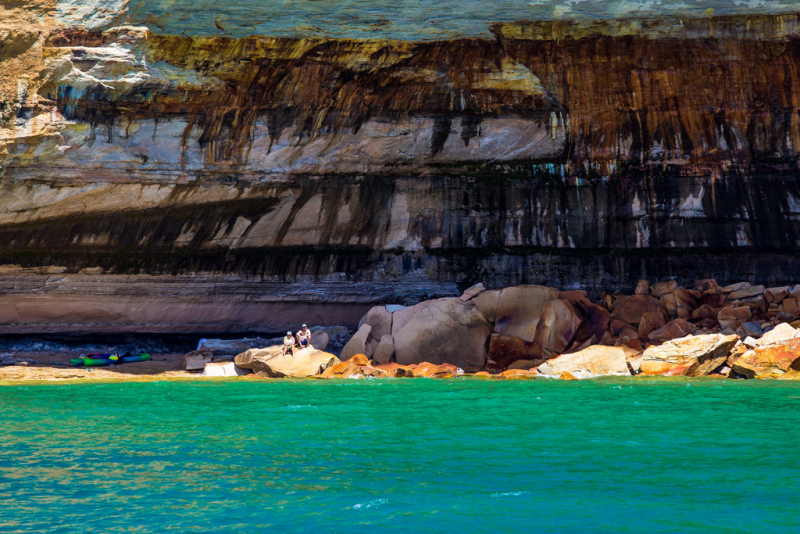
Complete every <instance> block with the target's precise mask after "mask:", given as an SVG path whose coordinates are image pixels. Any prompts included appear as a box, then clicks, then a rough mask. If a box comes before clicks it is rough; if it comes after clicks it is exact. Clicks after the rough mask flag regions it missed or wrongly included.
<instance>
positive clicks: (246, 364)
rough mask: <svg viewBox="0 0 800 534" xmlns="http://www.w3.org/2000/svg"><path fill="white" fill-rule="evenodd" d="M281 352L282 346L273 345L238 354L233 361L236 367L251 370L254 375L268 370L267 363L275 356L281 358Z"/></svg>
mask: <svg viewBox="0 0 800 534" xmlns="http://www.w3.org/2000/svg"><path fill="white" fill-rule="evenodd" d="M281 352H282V347H281V345H273V346H271V347H265V348H262V349H248V350H246V351H244V352H240V353H239V354H237V355H236V357H235V358H234V359H233V361H234V362H236V365H238V366H239V367H242V368H243V369H250V370H252V371H253V372H254V373H257V372H259V371H264V370H266V369H267V365H266V362H267V361H269V360H271V359H272V358H274V357H275V356H279V355H280V354H281Z"/></svg>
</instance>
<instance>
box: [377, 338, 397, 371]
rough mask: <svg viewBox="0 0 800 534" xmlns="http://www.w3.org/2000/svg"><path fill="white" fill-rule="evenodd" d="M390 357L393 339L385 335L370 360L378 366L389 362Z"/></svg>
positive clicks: (392, 352)
mask: <svg viewBox="0 0 800 534" xmlns="http://www.w3.org/2000/svg"><path fill="white" fill-rule="evenodd" d="M392 356H394V338H393V337H392V336H390V335H388V334H387V335H385V336H382V337H381V340H380V341H379V342H378V350H376V351H375V353H374V354H373V355H372V359H373V360H375V363H377V364H378V365H383V364H387V363H389V362H391V361H392Z"/></svg>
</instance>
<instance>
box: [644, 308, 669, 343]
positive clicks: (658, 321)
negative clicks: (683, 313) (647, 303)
mask: <svg viewBox="0 0 800 534" xmlns="http://www.w3.org/2000/svg"><path fill="white" fill-rule="evenodd" d="M667 321H669V316H667V312H666V311H664V310H659V311H657V312H647V313H643V314H642V319H641V320H640V321H639V339H647V336H649V335H650V334H651V333H652V332H654V331H656V330H658V329H659V328H663V327H664V325H666V324H667Z"/></svg>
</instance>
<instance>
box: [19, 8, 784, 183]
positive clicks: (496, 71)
mask: <svg viewBox="0 0 800 534" xmlns="http://www.w3.org/2000/svg"><path fill="white" fill-rule="evenodd" d="M604 24H605V25H602V24H599V25H594V26H586V25H584V26H579V25H575V24H571V23H568V22H548V23H520V24H517V25H498V26H496V27H495V29H494V31H495V35H496V39H495V40H482V39H471V40H454V41H436V42H420V43H414V42H400V41H355V40H326V39H320V38H314V39H288V38H272V37H263V36H253V37H247V38H243V39H232V38H227V37H183V36H167V35H154V34H148V35H147V37H146V40H145V41H144V42H142V43H139V46H143V47H144V49H145V55H146V58H147V60H148V62H149V64H165V65H170V66H173V67H177V68H181V69H187V70H188V71H190V72H196V73H199V74H201V75H204V76H209V77H213V78H215V79H217V80H221V81H222V82H224V83H223V85H224V86H220V87H218V88H210V87H205V88H202V89H198V88H197V87H194V88H188V89H183V90H182V89H181V86H180V84H178V88H177V89H176V90H174V91H167V90H160V91H157V92H156V93H154V94H147V87H146V86H143V87H137V88H136V89H135V91H127V92H125V91H123V92H121V93H119V94H109V93H108V92H107V91H100V92H98V93H93V97H92V98H87V97H86V96H83V97H81V98H79V99H78V102H77V103H76V105H75V107H74V109H73V110H72V113H73V114H74V115H75V116H76V118H79V119H81V120H86V121H98V120H109V118H110V117H124V118H126V119H127V120H132V119H135V118H144V117H159V116H169V115H188V116H190V117H191V120H190V123H189V126H187V128H194V127H195V126H198V127H200V128H202V131H203V133H202V136H201V139H200V140H201V144H202V145H203V150H204V151H205V153H204V157H205V161H206V162H207V163H214V162H228V163H231V164H241V163H244V162H246V160H247V157H248V146H249V145H248V142H249V140H250V138H251V136H252V131H253V128H254V124H255V121H256V119H257V118H259V117H264V116H265V117H266V122H267V125H268V128H269V130H270V136H271V137H274V138H276V139H278V138H280V134H281V133H282V132H283V131H284V130H287V129H291V130H292V134H293V135H294V136H296V137H299V138H303V137H305V138H311V139H314V138H315V137H317V136H319V135H321V134H326V133H331V132H333V133H335V132H345V131H347V132H352V131H357V130H358V129H359V128H360V127H361V125H363V124H364V123H365V122H366V121H367V120H370V119H379V120H382V121H396V120H398V119H403V118H409V117H414V116H424V117H433V118H435V119H436V120H437V121H438V122H437V132H439V133H438V134H437V135H440V136H441V137H442V139H439V140H438V141H437V140H436V139H434V140H433V142H434V146H433V147H432V148H433V150H434V152H435V151H436V146H435V145H436V143H437V142H441V143H443V142H444V140H446V138H447V136H448V135H449V134H450V122H449V121H450V120H451V118H455V117H461V118H465V120H466V121H467V122H466V123H464V124H466V126H463V127H462V129H461V137H462V139H463V140H464V142H465V143H469V141H470V138H471V137H475V136H478V135H479V134H480V123H481V120H482V119H483V118H486V117H493V116H500V115H515V116H527V117H532V118H534V119H536V120H538V121H541V123H542V124H546V125H552V127H553V131H554V132H555V129H556V128H564V129H565V130H566V132H567V135H566V143H565V144H564V146H563V147H562V149H563V154H564V157H565V158H566V159H565V171H566V172H569V171H575V170H577V169H578V165H580V166H584V164H589V165H593V166H595V168H596V169H598V170H600V171H601V172H608V171H609V170H612V171H613V168H614V165H618V164H619V163H623V162H624V163H628V164H633V165H652V166H666V165H668V164H670V165H671V164H676V165H682V166H684V167H685V168H687V172H689V170H688V169H691V171H692V172H699V173H704V174H709V173H711V174H713V173H718V172H720V170H725V169H729V168H731V167H736V166H740V165H749V164H751V163H753V162H767V163H770V162H771V163H775V161H776V159H777V161H784V162H785V161H788V159H786V158H792V157H793V156H795V155H796V154H797V147H798V146H800V118H798V110H800V45H798V43H800V40H798V38H797V37H796V36H797V35H798V33H800V30H798V15H782V16H737V17H718V18H708V19H703V20H702V21H677V20H675V21H672V20H669V21H640V22H639V23H637V24H633V23H630V24H622V23H621V22H618V23H614V24H610V23H608V22H606V23H604ZM110 39H111V37H110V36H109V35H106V34H100V33H88V32H85V31H83V30H79V29H67V30H62V31H58V32H55V33H52V34H51V35H50V37H49V39H48V40H47V47H49V48H47V51H46V52H45V53H46V54H50V55H53V54H58V53H63V51H66V50H68V49H69V48H75V47H82V46H83V47H85V46H103V45H106V44H108V43H109V40H110ZM31 69H33V70H41V68H40V66H35V65H34V64H33V63H31ZM42 93H43V96H45V97H47V98H50V99H52V100H59V94H58V88H57V87H55V86H47V84H45V85H44V86H43V89H42ZM101 93H102V94H101ZM143 95H146V96H143ZM58 106H59V108H60V109H61V110H62V111H65V108H66V107H67V102H65V101H63V99H62V101H59V102H58ZM554 135H555V134H554ZM434 137H436V136H434ZM554 139H555V136H554Z"/></svg>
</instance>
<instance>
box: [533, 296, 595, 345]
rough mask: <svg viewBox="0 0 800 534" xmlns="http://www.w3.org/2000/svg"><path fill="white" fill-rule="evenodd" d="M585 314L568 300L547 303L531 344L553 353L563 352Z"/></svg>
mask: <svg viewBox="0 0 800 534" xmlns="http://www.w3.org/2000/svg"><path fill="white" fill-rule="evenodd" d="M585 318H586V312H585V311H584V310H582V309H580V308H578V307H576V306H574V305H573V304H572V303H571V302H570V301H568V300H563V299H559V300H551V301H550V302H547V303H546V304H545V306H544V310H543V311H542V316H541V318H540V319H539V324H538V325H537V326H536V334H535V336H534V338H533V342H534V343H536V344H538V345H539V346H540V347H542V348H544V349H546V350H551V351H553V352H563V351H564V349H566V348H567V347H568V346H569V345H570V343H571V342H572V338H573V337H574V336H575V333H576V332H577V331H578V328H580V326H581V324H582V323H583V320H584V319H585Z"/></svg>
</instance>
